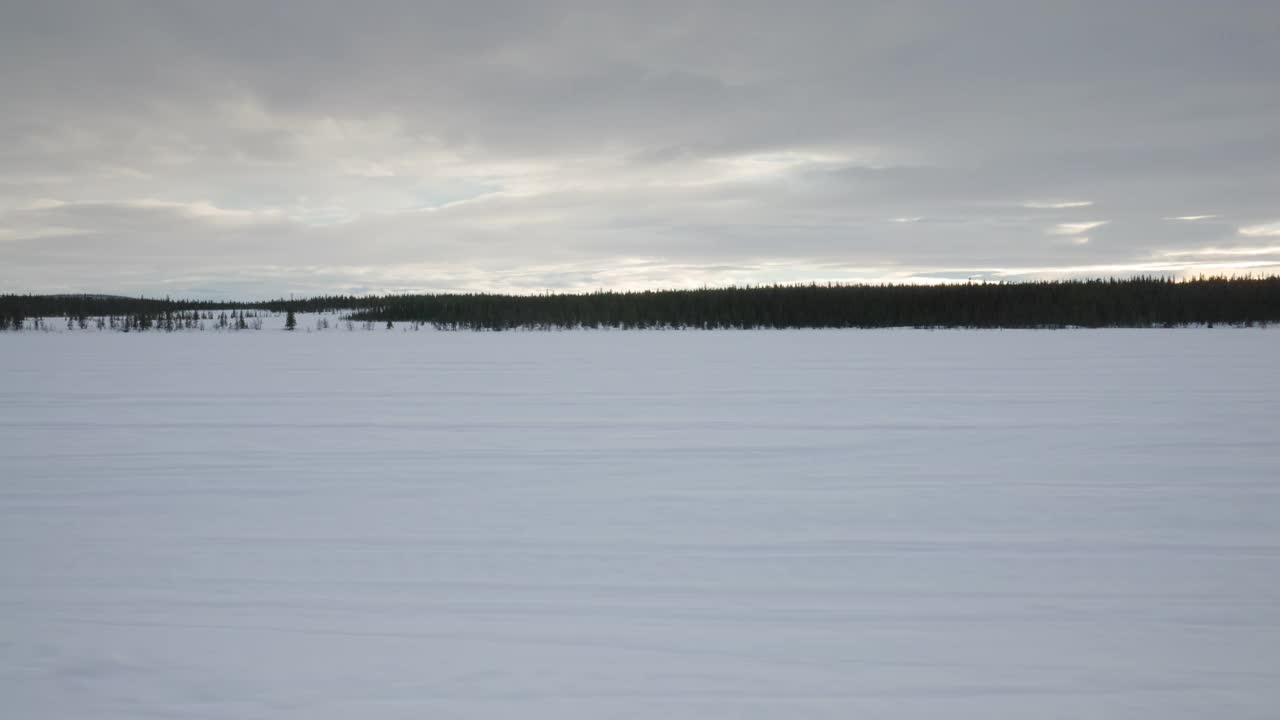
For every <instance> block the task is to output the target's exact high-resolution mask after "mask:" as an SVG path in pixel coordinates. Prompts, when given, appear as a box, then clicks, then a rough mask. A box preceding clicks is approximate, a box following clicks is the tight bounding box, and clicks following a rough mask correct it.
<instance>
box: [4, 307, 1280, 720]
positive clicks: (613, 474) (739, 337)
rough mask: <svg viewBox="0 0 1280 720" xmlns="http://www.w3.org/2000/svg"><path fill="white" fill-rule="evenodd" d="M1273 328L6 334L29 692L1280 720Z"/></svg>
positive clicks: (28, 717)
mask: <svg viewBox="0 0 1280 720" xmlns="http://www.w3.org/2000/svg"><path fill="white" fill-rule="evenodd" d="M309 322H310V321H309V320H308V321H305V322H304V325H305V324H309ZM1278 358H1280V332H1277V331H1274V330H1272V331H1264V330H1224V329H1217V330H1207V329H1201V330H1168V331H1166V330H1141V331H1131V330H1101V331H1067V332H1044V331H1041V332H1019V331H1003V332H965V331H940V332H926V331H852V332H844V331H805V332H631V333H627V332H556V333H529V332H517V333H436V332H427V331H423V332H417V333H415V332H403V331H402V330H401V328H396V329H395V330H394V331H389V332H388V331H383V330H376V331H373V332H363V331H356V332H346V331H345V330H342V331H337V330H330V331H327V332H323V333H302V332H299V333H293V334H288V333H284V332H271V331H262V332H242V333H213V332H206V333H174V334H171V335H166V334H162V333H154V332H153V333H146V334H136V333H134V334H128V335H122V334H116V333H109V332H108V333H98V332H63V333H30V332H28V333H23V334H13V333H9V334H4V335H0V698H2V699H0V703H2V705H3V707H2V708H0V715H3V716H4V717H6V718H14V720H38V719H45V718H51V719H59V720H61V719H64V718H65V719H68V720H81V719H85V718H94V719H95V720H101V719H104V718H108V719H120V720H123V719H126V718H128V719H130V720H135V719H137V718H200V719H211V718H216V719H223V718H225V719H227V720H245V719H254V718H263V719H267V718H271V719H276V718H283V719H287V720H349V719H351V718H374V719H381V718H397V719H404V720H409V719H413V720H420V719H421V718H433V719H435V718H521V719H528V718H551V719H556V720H562V719H565V718H584V719H585V718H592V719H598V718H664V719H667V718H690V719H693V718H698V719H706V718H725V719H735V720H736V719H738V718H770V719H775V718H833V719H834V718H840V719H842V720H843V719H847V718H913V719H914V718H947V719H949V720H953V719H956V718H965V719H970V718H971V719H973V720H991V719H992V718H1010V719H1014V718H1016V719H1018V720H1023V719H1025V718H1071V719H1075V718H1090V719H1091V720H1098V719H1104V718H1116V719H1120V718H1124V719H1126V720H1127V719H1131V718H1159V719H1160V720H1168V719H1170V718H1188V719H1190V718H1196V719H1197V720H1199V719H1201V718H1205V717H1224V718H1232V719H1233V720H1243V719H1250V718H1257V719H1259V720H1261V719H1263V718H1266V719H1268V720H1270V719H1272V718H1275V717H1277V714H1278V713H1280V370H1278V369H1277V368H1278V367H1280V365H1278V363H1280V360H1278Z"/></svg>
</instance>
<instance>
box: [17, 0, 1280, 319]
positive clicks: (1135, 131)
mask: <svg viewBox="0 0 1280 720" xmlns="http://www.w3.org/2000/svg"><path fill="white" fill-rule="evenodd" d="M1278 32H1280V2H1275V0H1264V1H1259V2H1250V1H1244V0H1219V1H1215V2H1208V1H1206V0H1152V1H1150V2H1141V1H1137V0H1135V1H1125V0H1106V1H1103V0H1099V1H1097V2H1090V1H1088V0H1075V1H1067V0H1062V1H1059V2H1037V1H1035V0H1008V1H1007V2H1006V1H997V0H965V2H955V1H952V0H936V1H933V2H911V1H903V0H894V1H891V2H869V1H865V0H857V1H855V0H844V1H839V2H787V3H783V2H741V1H738V2H697V1H696V0H694V1H690V0H683V1H682V2H672V3H665V2H652V1H646V2H631V3H625V4H623V3H618V4H614V3H607V2H599V1H592V2H582V3H562V2H551V1H547V0H539V1H538V2H510V3H496V2H477V1H475V0H469V1H468V2H457V1H452V0H451V1H450V2H438V3H436V2H423V1H406V2H377V1H370V0H362V1H361V2H324V1H319V0H309V1H306V2H303V1H301V0H273V1H272V2H260V1H259V0H255V1H253V2H239V1H232V0H218V1H217V2H207V1H202V2H181V1H173V2H161V1H156V2H128V1H117V0H86V1H85V2H61V1H50V0H25V1H24V0H0V292H11V291H20V292H28V291H32V292H66V291H92V292H123V293H130V294H138V293H146V294H171V295H173V296H193V297H195V296H199V297H210V296H213V297H218V296H250V297H258V296H278V295H281V294H285V293H289V292H295V293H307V294H310V293H319V292H335V291H336V292H357V293H363V292H383V291H410V290H464V289H473V290H505V291H515V292H536V291H542V290H548V289H550V290H582V289H595V288H601V287H607V288H637V287H687V286H700V285H703V284H727V283H738V284H742V283H759V282H779V281H783V282H790V281H807V280H874V281H881V280H893V281H907V280H911V281H929V280H936V279H946V278H967V277H971V276H979V277H984V278H1025V277H1043V276H1051V275H1062V274H1065V275H1124V274H1132V273H1134V272H1174V273H1194V274H1198V273H1219V272H1227V271H1236V272H1243V271H1252V272H1255V273H1271V272H1275V271H1280V79H1278V78H1280V39H1278V38H1280V35H1278Z"/></svg>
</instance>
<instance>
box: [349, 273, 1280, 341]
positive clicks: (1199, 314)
mask: <svg viewBox="0 0 1280 720" xmlns="http://www.w3.org/2000/svg"><path fill="white" fill-rule="evenodd" d="M352 317H353V318H354V319H357V320H373V321H417V322H429V323H433V324H435V325H437V326H442V327H448V328H468V329H492V330H501V329H511V328H520V327H533V328H572V327H615V328H664V327H675V328H879V327H937V328H952V327H955V328H961V327H963V328H1052V327H1152V326H1169V327H1172V326H1180V325H1192V324H1214V323H1221V324H1238V325H1252V324H1255V323H1269V322H1276V321H1280V278H1264V279H1226V278H1202V279H1198V280H1193V281H1186V282H1182V281H1174V280H1169V279H1163V278H1133V279H1126V280H1082V281H1053V282H1028V283H1005V284H994V283H992V284H974V283H966V284H956V285H838V284H832V285H773V286H766V287H745V288H714V289H702V290H669V291H644V292H625V293H618V292H597V293H591V294H559V295H552V294H549V295H538V296H531V297H522V296H511V295H408V296H395V297H386V298H382V299H381V302H379V303H375V304H374V305H373V306H372V307H366V308H365V309H362V310H358V311H357V312H355V313H354V314H353V315H352Z"/></svg>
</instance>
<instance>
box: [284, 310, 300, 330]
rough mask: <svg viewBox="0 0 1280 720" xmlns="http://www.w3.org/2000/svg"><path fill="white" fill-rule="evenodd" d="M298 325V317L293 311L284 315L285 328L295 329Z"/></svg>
mask: <svg viewBox="0 0 1280 720" xmlns="http://www.w3.org/2000/svg"><path fill="white" fill-rule="evenodd" d="M296 327H298V318H296V317H294V316H293V311H292V310H290V311H289V314H288V315H285V316H284V329H285V330H293V329H294V328H296Z"/></svg>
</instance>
